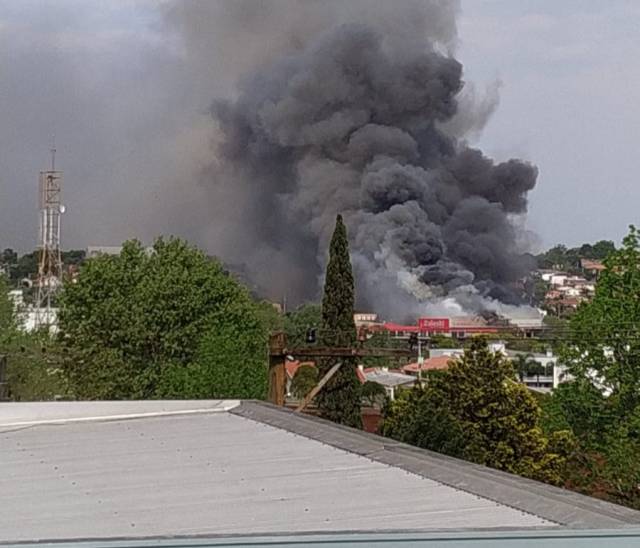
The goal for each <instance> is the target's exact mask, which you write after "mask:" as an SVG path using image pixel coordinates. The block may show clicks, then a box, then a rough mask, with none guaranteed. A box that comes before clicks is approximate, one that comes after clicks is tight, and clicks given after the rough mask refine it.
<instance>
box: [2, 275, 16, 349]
mask: <svg viewBox="0 0 640 548" xmlns="http://www.w3.org/2000/svg"><path fill="white" fill-rule="evenodd" d="M14 328H15V318H14V311H13V302H11V299H10V298H9V283H8V281H7V278H6V277H5V276H4V275H3V274H0V344H1V343H2V341H3V339H5V338H7V337H8V336H9V335H10V333H11V332H12V331H13V329H14ZM1 348H2V347H1V346H0V353H2V350H1Z"/></svg>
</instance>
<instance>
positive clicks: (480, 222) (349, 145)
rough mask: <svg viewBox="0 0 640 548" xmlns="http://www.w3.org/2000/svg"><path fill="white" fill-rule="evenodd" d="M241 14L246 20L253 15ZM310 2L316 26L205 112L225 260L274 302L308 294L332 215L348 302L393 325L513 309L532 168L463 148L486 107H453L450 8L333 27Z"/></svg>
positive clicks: (415, 8) (402, 6) (455, 70)
mask: <svg viewBox="0 0 640 548" xmlns="http://www.w3.org/2000/svg"><path fill="white" fill-rule="evenodd" d="M242 4H243V5H244V6H245V8H246V10H247V12H246V13H244V12H243V13H242V17H243V18H247V17H249V14H250V13H251V12H252V8H251V7H250V5H249V4H247V3H242ZM276 4H278V3H276ZM276 4H274V6H275V5H276ZM299 4H302V5H303V6H304V5H305V3H304V2H301V3H290V7H293V6H294V5H299ZM322 4H323V2H320V3H317V4H314V3H312V2H309V3H307V4H306V8H307V9H311V7H312V6H313V9H319V12H320V13H321V15H322V17H324V19H322V24H319V27H320V28H318V29H313V31H312V32H311V31H310V32H309V33H308V35H305V36H304V37H303V38H301V39H300V40H292V45H290V47H282V48H280V49H279V50H278V55H277V56H276V57H277V58H276V59H271V60H269V61H266V62H264V63H262V64H261V66H259V67H253V68H252V70H251V71H250V73H249V74H248V75H245V76H244V77H243V79H242V81H241V83H240V84H239V86H238V91H237V96H236V97H235V98H234V99H231V100H218V101H216V102H215V103H214V105H213V108H212V113H213V116H214V118H215V120H216V121H217V124H218V127H219V140H218V141H219V142H218V146H217V156H216V163H215V165H214V166H213V167H212V168H211V169H210V171H209V177H210V178H211V179H212V180H213V182H212V183H211V184H213V185H214V186H215V188H216V189H217V192H218V193H221V194H222V193H226V196H227V198H228V199H229V201H225V205H224V209H227V210H230V211H231V213H230V212H229V211H226V212H225V211H220V217H219V222H220V224H222V225H224V226H227V227H231V226H233V227H234V228H233V229H230V228H229V230H228V232H229V233H228V234H227V235H226V236H225V237H223V239H226V241H227V242H228V244H227V246H226V252H227V253H229V254H233V253H234V249H235V254H236V256H235V257H234V260H236V261H238V260H239V259H240V260H242V262H244V263H246V264H247V266H248V268H249V270H250V273H251V275H252V276H253V277H254V278H255V279H256V280H258V281H259V282H260V284H261V285H263V286H266V287H269V288H271V290H272V291H273V294H272V295H271V296H272V297H273V298H282V296H283V295H284V294H285V293H286V294H287V296H288V298H289V299H290V301H291V300H293V301H300V300H303V299H307V298H313V297H315V296H316V295H317V291H318V287H319V284H318V281H319V278H320V276H321V273H322V267H323V265H324V262H325V251H326V244H327V238H328V236H329V234H330V231H331V228H332V226H333V223H334V220H335V216H336V214H337V213H342V214H343V216H344V218H345V221H346V222H347V224H348V227H349V233H350V238H351V241H352V255H353V258H354V266H355V268H356V275H357V290H358V299H359V301H360V304H361V306H367V307H371V308H374V309H376V310H377V311H378V312H381V313H383V314H385V315H386V316H387V317H395V318H399V317H400V316H401V315H402V314H408V313H412V312H417V311H420V312H439V311H441V310H442V311H443V312H466V311H479V310H483V309H487V308H489V309H496V308H498V307H500V306H501V305H500V303H505V304H518V298H517V296H516V294H515V293H514V291H513V289H512V286H513V283H514V282H515V281H516V280H517V279H518V278H519V277H521V276H522V275H523V274H524V273H525V272H526V271H527V269H528V268H529V266H530V265H528V264H527V263H526V261H525V260H524V258H523V255H522V253H521V251H522V250H520V249H519V247H518V245H517V241H518V229H517V225H516V224H515V223H514V217H517V216H519V215H521V214H524V213H525V212H526V208H527V193H528V192H529V191H530V190H531V189H532V188H533V187H534V185H535V182H536V175H537V171H536V168H535V167H533V166H531V165H530V164H528V163H525V162H522V161H519V160H510V161H508V162H504V163H498V164H496V163H494V162H493V161H492V160H490V159H489V158H487V157H485V156H484V155H483V154H482V152H480V151H479V150H475V149H473V148H470V147H469V146H468V145H467V144H466V143H465V141H464V138H465V134H466V133H465V132H467V131H477V130H478V125H479V124H481V123H482V122H479V121H478V119H482V118H483V117H484V118H487V117H488V115H489V114H490V111H491V110H492V109H493V107H491V106H489V107H487V106H486V105H484V108H483V109H482V111H481V112H478V113H477V116H476V114H475V113H474V111H473V109H472V108H471V109H467V110H466V111H464V110H461V108H460V103H461V100H464V91H463V89H464V83H463V80H462V66H461V65H460V63H459V62H458V61H456V60H455V59H454V58H453V56H452V55H451V52H452V50H453V45H454V43H455V27H454V26H452V24H451V22H452V18H451V17H447V16H446V15H451V5H450V4H443V3H441V2H424V3H422V2H406V3H402V2H400V3H396V2H393V3H391V2H389V3H388V4H393V6H394V8H393V9H394V10H396V11H397V12H399V13H401V14H404V15H405V16H406V15H410V16H411V14H415V13H420V14H422V19H416V18H415V17H410V18H411V19H412V21H414V24H413V26H404V27H403V26H398V25H393V24H390V23H389V24H388V22H389V21H391V22H393V21H396V22H397V21H398V19H397V17H398V16H395V17H396V18H395V19H394V18H393V17H387V16H389V15H390V12H389V10H388V9H386V8H385V9H382V8H380V7H379V9H378V12H379V13H378V15H380V13H384V15H385V17H380V18H377V17H376V13H377V12H376V10H375V9H372V10H371V11H370V12H369V13H368V15H367V16H366V17H362V18H361V21H363V22H361V23H345V24H338V22H337V21H336V20H338V21H339V20H340V17H339V13H340V9H342V8H339V7H338V6H339V5H340V4H338V3H332V2H329V3H327V4H325V9H324V10H323V9H320V6H321V5H322ZM355 4H356V5H357V4H359V5H360V6H363V4H362V3H358V2H356V3H355ZM388 4H387V5H388ZM255 5H256V6H257V7H256V9H264V8H265V4H264V3H262V2H258V3H256V4H255ZM266 5H268V4H266ZM278 5H279V4H278ZM364 5H369V4H367V3H365V4H364ZM331 6H332V7H331ZM378 6H381V5H378ZM372 7H375V4H372ZM381 10H382V11H381ZM385 10H386V11H385ZM454 11H455V10H454ZM327 13H330V14H333V15H335V14H336V13H338V15H337V16H335V17H330V16H328V15H327ZM334 19H336V20H334ZM436 19H437V20H438V21H437V24H435V23H434V21H435V20H436ZM347 20H349V19H348V18H347ZM252 21H253V19H252ZM381 21H384V24H383V23H382V22H381ZM415 21H418V23H416V22H415ZM443 21H444V22H443ZM253 24H256V23H255V21H253ZM324 27H327V28H324ZM309 36H311V37H312V38H309ZM461 97H462V98H463V99H461ZM474 116H476V118H477V119H476V120H474ZM485 121H486V120H485ZM238 215H239V216H240V217H241V218H240V219H235V220H233V221H231V222H227V221H228V220H229V219H230V217H233V216H238ZM212 221H213V223H214V224H215V223H216V218H214V219H213V220H212ZM218 237H219V236H218ZM239 255H241V256H242V257H239Z"/></svg>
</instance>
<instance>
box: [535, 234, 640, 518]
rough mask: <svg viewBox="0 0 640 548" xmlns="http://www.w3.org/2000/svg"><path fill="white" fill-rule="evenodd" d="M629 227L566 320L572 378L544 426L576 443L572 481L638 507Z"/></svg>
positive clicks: (634, 250)
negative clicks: (565, 432) (569, 434)
mask: <svg viewBox="0 0 640 548" xmlns="http://www.w3.org/2000/svg"><path fill="white" fill-rule="evenodd" d="M639 237H640V235H639V233H638V231H637V230H636V229H635V228H634V227H631V229H630V232H629V235H628V236H627V237H626V238H625V239H624V241H623V246H622V248H621V249H619V250H618V251H616V252H615V253H613V254H611V255H610V256H609V257H608V258H607V259H606V260H605V265H606V267H607V268H606V270H604V271H603V272H602V273H601V274H600V276H599V279H598V283H597V285H596V293H595V296H594V298H593V300H592V301H591V302H590V303H585V304H583V305H581V306H580V308H579V309H578V311H577V312H576V314H575V315H574V316H573V317H572V318H571V320H570V323H569V332H568V334H566V335H565V345H564V349H563V351H562V353H561V361H562V363H564V364H566V365H567V367H568V372H569V374H570V376H571V377H572V378H573V380H572V381H571V382H568V383H565V384H563V385H561V386H560V387H559V388H558V389H557V390H556V391H555V392H554V395H553V397H552V398H550V399H549V400H548V402H547V403H546V405H545V424H546V427H547V429H548V430H553V429H557V428H570V429H571V430H572V431H573V433H574V434H575V436H576V437H577V439H578V440H579V443H580V456H579V458H577V459H576V460H575V462H573V470H572V474H571V486H572V487H575V488H578V489H581V490H583V491H585V492H587V493H590V494H595V495H598V496H602V497H605V498H609V499H612V500H616V501H618V502H622V503H624V504H628V505H631V506H634V507H636V508H640V491H639V490H638V488H637V486H638V485H640V457H639V456H638V455H640V241H639Z"/></svg>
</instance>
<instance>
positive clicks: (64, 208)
mask: <svg viewBox="0 0 640 548" xmlns="http://www.w3.org/2000/svg"><path fill="white" fill-rule="evenodd" d="M65 211H67V208H66V206H65V205H64V204H63V205H61V206H60V213H64V212H65Z"/></svg>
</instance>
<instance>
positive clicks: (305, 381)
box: [291, 364, 319, 400]
mask: <svg viewBox="0 0 640 548" xmlns="http://www.w3.org/2000/svg"><path fill="white" fill-rule="evenodd" d="M318 380H319V379H318V369H317V368H315V367H314V366H313V365H311V364H303V365H301V366H300V367H298V370H297V371H296V374H295V375H294V376H293V379H292V381H291V393H292V394H293V396H294V397H296V398H297V399H299V400H301V399H303V398H304V397H305V396H306V395H307V394H308V393H309V392H311V390H312V389H313V387H314V386H315V385H316V384H318Z"/></svg>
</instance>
